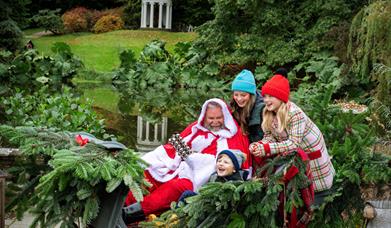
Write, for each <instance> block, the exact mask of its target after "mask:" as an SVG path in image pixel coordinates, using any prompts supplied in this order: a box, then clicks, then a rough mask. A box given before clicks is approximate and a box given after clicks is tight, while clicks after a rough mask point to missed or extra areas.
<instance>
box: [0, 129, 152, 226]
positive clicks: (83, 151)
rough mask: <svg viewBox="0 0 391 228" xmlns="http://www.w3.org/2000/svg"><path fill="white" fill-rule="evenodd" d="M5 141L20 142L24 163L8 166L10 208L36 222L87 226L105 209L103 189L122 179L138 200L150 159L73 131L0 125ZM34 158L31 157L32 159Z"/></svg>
mask: <svg viewBox="0 0 391 228" xmlns="http://www.w3.org/2000/svg"><path fill="white" fill-rule="evenodd" d="M0 137H1V140H2V141H4V140H8V141H9V142H10V143H11V144H12V145H14V146H18V147H19V148H20V150H21V153H22V156H21V157H22V158H21V161H20V162H21V163H23V164H25V165H24V166H23V165H17V166H15V167H16V168H15V169H12V168H11V169H10V170H8V171H9V173H10V174H11V175H12V176H13V181H14V182H11V183H9V185H8V186H9V187H8V188H9V189H10V192H9V194H10V198H9V199H10V201H9V203H8V205H7V208H6V210H7V211H8V212H16V214H17V216H18V218H19V219H20V218H21V217H22V215H23V213H24V212H26V211H29V212H30V213H32V214H33V215H35V219H34V221H33V223H32V227H37V226H41V227H53V226H55V225H57V224H60V225H61V227H74V224H75V223H80V224H78V225H79V226H80V225H81V226H86V225H87V224H88V223H90V222H91V221H92V220H93V219H94V218H96V216H97V215H98V212H99V197H98V191H100V190H102V189H106V191H107V192H111V191H113V190H114V189H115V188H116V187H117V186H119V185H120V184H121V183H122V182H123V183H124V184H125V185H126V186H128V187H129V188H130V190H131V191H132V192H133V193H134V196H135V197H136V199H137V200H141V199H142V192H143V190H142V188H141V187H140V186H141V185H145V184H148V183H147V182H146V181H145V180H144V177H143V172H144V168H145V163H144V162H142V160H141V159H140V158H139V157H138V155H137V154H136V153H135V152H134V151H132V150H130V149H126V150H122V151H108V150H107V149H105V148H103V147H101V146H99V145H97V144H94V143H92V142H90V143H88V144H86V145H85V146H82V147H81V146H79V145H78V144H77V143H76V141H75V139H74V137H75V134H73V133H70V132H66V131H63V132H55V131H53V130H50V129H46V128H36V127H11V126H7V125H0ZM27 161H29V162H27Z"/></svg>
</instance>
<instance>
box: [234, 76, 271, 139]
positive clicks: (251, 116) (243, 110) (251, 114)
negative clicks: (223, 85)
mask: <svg viewBox="0 0 391 228" xmlns="http://www.w3.org/2000/svg"><path fill="white" fill-rule="evenodd" d="M231 90H232V99H231V101H230V106H231V109H232V115H233V116H234V118H235V119H236V121H238V123H239V125H240V128H241V129H242V132H243V133H244V134H246V135H247V136H248V139H249V141H250V143H252V142H256V141H259V140H261V139H262V136H263V131H262V129H261V123H262V110H263V107H264V103H263V98H262V96H261V93H260V92H259V91H257V86H256V84H255V79H254V75H253V74H252V73H251V71H249V70H242V71H241V72H240V73H239V74H238V75H237V76H236V78H235V80H234V81H233V82H232V87H231Z"/></svg>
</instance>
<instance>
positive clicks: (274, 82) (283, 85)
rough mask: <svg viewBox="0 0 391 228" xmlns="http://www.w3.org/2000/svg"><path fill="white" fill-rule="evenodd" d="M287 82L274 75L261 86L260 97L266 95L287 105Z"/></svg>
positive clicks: (288, 88)
mask: <svg viewBox="0 0 391 228" xmlns="http://www.w3.org/2000/svg"><path fill="white" fill-rule="evenodd" d="M289 92H290V87H289V81H288V79H286V78H285V77H284V76H282V75H279V74H277V75H274V76H273V77H272V78H271V79H269V80H268V81H267V82H266V83H265V84H264V85H263V86H262V96H265V94H268V95H270V96H273V97H276V98H278V99H280V100H282V101H283V102H285V103H287V102H288V99H289Z"/></svg>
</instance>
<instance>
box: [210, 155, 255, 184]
mask: <svg viewBox="0 0 391 228" xmlns="http://www.w3.org/2000/svg"><path fill="white" fill-rule="evenodd" d="M245 160H246V158H245V154H244V153H243V152H242V151H240V150H223V151H221V152H220V153H219V154H218V156H217V159H216V172H215V173H213V174H212V175H211V176H210V178H209V182H226V181H236V180H241V181H244V180H246V179H247V176H248V173H247V171H244V170H242V169H241V166H242V164H243V161H245Z"/></svg>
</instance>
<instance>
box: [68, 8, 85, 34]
mask: <svg viewBox="0 0 391 228" xmlns="http://www.w3.org/2000/svg"><path fill="white" fill-rule="evenodd" d="M90 18H91V11H90V10H88V9H86V8H84V7H76V8H74V9H71V10H69V11H67V12H65V13H64V14H63V15H62V21H63V23H64V29H65V31H67V32H85V31H88V30H89V28H90V27H89V25H90V24H89V21H90ZM90 26H91V25H90Z"/></svg>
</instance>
